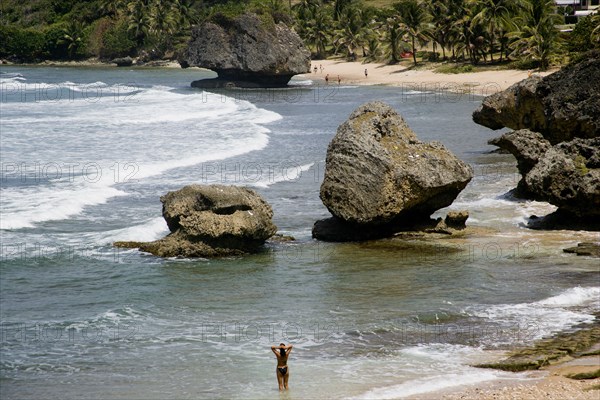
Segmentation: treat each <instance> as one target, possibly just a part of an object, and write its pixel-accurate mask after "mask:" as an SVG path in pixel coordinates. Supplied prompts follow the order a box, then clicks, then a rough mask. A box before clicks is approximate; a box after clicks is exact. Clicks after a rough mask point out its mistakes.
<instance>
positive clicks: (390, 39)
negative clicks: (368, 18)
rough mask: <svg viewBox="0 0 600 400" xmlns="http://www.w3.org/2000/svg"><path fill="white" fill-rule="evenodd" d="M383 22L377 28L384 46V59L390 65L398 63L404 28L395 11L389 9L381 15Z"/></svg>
mask: <svg viewBox="0 0 600 400" xmlns="http://www.w3.org/2000/svg"><path fill="white" fill-rule="evenodd" d="M382 17H383V18H384V20H383V22H382V23H381V25H380V27H379V31H380V32H381V40H382V42H383V43H384V44H385V53H386V58H387V59H388V60H389V61H390V63H392V64H396V63H398V62H400V51H401V50H402V49H401V46H402V37H403V36H404V33H405V32H406V31H405V26H404V24H403V23H402V20H401V19H400V16H399V15H398V12H397V11H396V10H395V9H389V10H387V11H385V12H384V13H383V15H382Z"/></svg>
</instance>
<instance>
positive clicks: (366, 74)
mask: <svg viewBox="0 0 600 400" xmlns="http://www.w3.org/2000/svg"><path fill="white" fill-rule="evenodd" d="M367 76H369V74H368V73H367V69H366V68H365V78H366V77H367Z"/></svg>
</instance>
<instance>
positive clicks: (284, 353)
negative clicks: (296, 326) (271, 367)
mask: <svg viewBox="0 0 600 400" xmlns="http://www.w3.org/2000/svg"><path fill="white" fill-rule="evenodd" d="M292 348H293V346H292V345H291V344H290V345H289V346H286V345H285V343H280V344H279V347H277V346H271V351H272V352H273V353H275V357H277V369H276V370H275V373H276V374H277V383H278V384H279V390H283V389H289V387H288V378H289V377H290V371H289V369H288V366H287V360H288V357H289V355H290V353H291V352H292Z"/></svg>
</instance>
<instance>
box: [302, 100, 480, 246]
mask: <svg viewBox="0 0 600 400" xmlns="http://www.w3.org/2000/svg"><path fill="white" fill-rule="evenodd" d="M472 176H473V171H472V168H471V167H470V166H469V165H467V164H466V163H464V162H463V161H461V160H459V159H458V158H457V157H456V156H454V155H453V154H452V153H450V152H449V151H448V150H447V149H446V148H445V147H444V146H443V145H442V144H440V143H438V142H431V143H423V142H421V141H420V140H419V139H418V138H417V136H416V135H415V133H414V132H413V131H412V130H411V129H410V128H409V127H408V125H407V124H406V122H405V121H404V119H402V117H401V116H400V115H399V114H398V113H397V112H396V111H395V110H394V109H392V108H391V107H389V106H388V105H386V104H384V103H381V102H372V103H367V104H364V105H362V106H360V107H359V108H358V109H356V110H355V111H354V112H353V113H352V114H351V115H350V118H349V119H348V120H347V121H346V122H344V123H343V124H342V125H340V127H339V128H338V131H337V134H336V135H335V137H334V138H333V140H332V141H331V143H330V144H329V147H328V149H327V159H326V166H325V177H324V180H323V183H322V185H321V191H320V196H321V200H322V201H323V204H324V205H325V206H326V207H327V209H328V210H329V211H330V212H331V214H333V216H334V217H333V218H331V219H327V220H323V221H318V222H317V223H316V224H315V226H314V228H313V236H314V237H316V238H319V239H323V240H336V237H337V240H340V241H347V240H365V239H372V238H377V237H386V236H390V235H392V234H393V233H394V232H398V231H399V230H402V229H404V228H407V227H412V226H414V225H415V223H419V222H420V221H425V220H429V216H430V215H431V214H432V213H433V212H435V211H436V210H438V209H440V208H443V207H446V206H448V205H450V204H451V203H452V201H454V199H455V198H456V196H458V194H459V193H460V191H461V190H462V189H464V187H465V186H466V185H467V184H468V183H469V181H470V180H471V178H472ZM343 231H345V232H346V233H345V234H342V233H341V232H343ZM336 232H340V233H339V234H338V233H336Z"/></svg>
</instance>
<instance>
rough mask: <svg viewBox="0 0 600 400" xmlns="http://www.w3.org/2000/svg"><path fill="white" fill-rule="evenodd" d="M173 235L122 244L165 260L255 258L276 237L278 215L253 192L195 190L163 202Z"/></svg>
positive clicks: (215, 188)
mask: <svg viewBox="0 0 600 400" xmlns="http://www.w3.org/2000/svg"><path fill="white" fill-rule="evenodd" d="M160 200H161V202H162V203H163V217H164V218H165V220H166V221H167V225H168V226H169V230H170V231H171V234H169V235H168V236H166V237H165V238H163V239H160V240H156V241H154V242H148V243H133V244H132V243H131V242H118V243H115V245H116V246H121V247H139V249H140V250H142V251H147V252H149V253H152V254H154V255H156V256H160V257H218V256H230V255H241V254H245V253H252V252H255V251H257V250H259V249H260V247H261V246H262V245H263V244H264V242H265V241H266V240H267V239H268V238H270V237H271V236H273V235H274V234H275V232H276V231H277V227H276V226H275V225H274V224H273V222H272V217H273V210H272V209H271V206H269V204H267V202H266V201H264V200H263V199H262V197H260V195H259V194H258V193H256V192H255V191H253V190H251V189H247V188H242V187H237V186H223V185H207V186H202V185H190V186H185V187H184V188H182V189H180V190H177V191H174V192H169V193H167V194H166V195H165V196H162V197H161V198H160Z"/></svg>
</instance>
